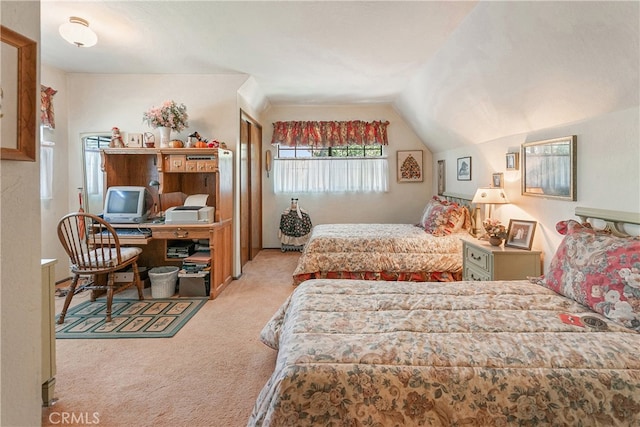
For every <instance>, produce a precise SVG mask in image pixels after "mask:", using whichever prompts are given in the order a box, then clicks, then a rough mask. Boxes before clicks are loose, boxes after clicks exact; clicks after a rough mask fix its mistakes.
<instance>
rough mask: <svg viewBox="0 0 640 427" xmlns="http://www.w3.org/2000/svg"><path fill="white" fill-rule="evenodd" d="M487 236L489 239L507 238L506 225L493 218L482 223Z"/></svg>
mask: <svg viewBox="0 0 640 427" xmlns="http://www.w3.org/2000/svg"><path fill="white" fill-rule="evenodd" d="M482 226H483V227H484V229H485V231H486V232H487V235H488V236H489V237H497V238H499V239H506V238H507V229H506V228H505V226H504V225H502V224H500V221H499V220H497V219H493V218H487V219H485V220H484V221H483V222H482Z"/></svg>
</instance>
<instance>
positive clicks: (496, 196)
mask: <svg viewBox="0 0 640 427" xmlns="http://www.w3.org/2000/svg"><path fill="white" fill-rule="evenodd" d="M471 203H476V204H485V203H491V204H495V205H498V204H505V203H509V199H507V195H506V194H505V193H504V190H503V189H502V188H494V187H486V188H478V190H477V191H476V194H475V195H474V196H473V200H472V201H471Z"/></svg>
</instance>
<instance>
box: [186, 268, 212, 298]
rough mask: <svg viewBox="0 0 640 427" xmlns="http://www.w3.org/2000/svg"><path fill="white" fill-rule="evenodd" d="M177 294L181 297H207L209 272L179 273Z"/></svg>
mask: <svg viewBox="0 0 640 427" xmlns="http://www.w3.org/2000/svg"><path fill="white" fill-rule="evenodd" d="M179 278H180V283H179V284H178V294H179V295H180V296H181V297H208V296H209V292H210V291H211V286H210V284H209V273H202V274H200V275H179Z"/></svg>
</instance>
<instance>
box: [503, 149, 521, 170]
mask: <svg viewBox="0 0 640 427" xmlns="http://www.w3.org/2000/svg"><path fill="white" fill-rule="evenodd" d="M519 157H520V156H519V154H518V153H507V154H506V155H505V160H506V169H507V170H508V171H517V170H518V168H519V167H520V165H519V164H518V161H519Z"/></svg>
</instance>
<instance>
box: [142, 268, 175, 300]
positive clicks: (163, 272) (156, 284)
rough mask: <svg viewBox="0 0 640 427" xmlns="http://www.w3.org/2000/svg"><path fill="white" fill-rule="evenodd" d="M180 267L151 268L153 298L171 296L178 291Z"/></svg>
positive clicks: (150, 277)
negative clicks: (177, 283)
mask: <svg viewBox="0 0 640 427" xmlns="http://www.w3.org/2000/svg"><path fill="white" fill-rule="evenodd" d="M179 270H180V269H179V268H178V267H171V266H166V267H155V268H152V269H151V270H149V279H150V280H151V296H152V297H153V298H170V297H172V296H173V295H174V294H175V293H176V282H177V281H178V271H179Z"/></svg>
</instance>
